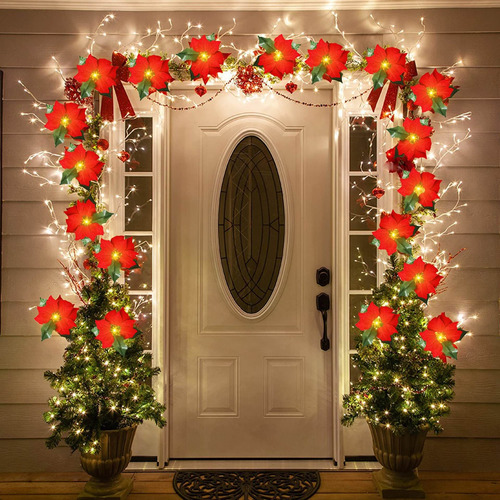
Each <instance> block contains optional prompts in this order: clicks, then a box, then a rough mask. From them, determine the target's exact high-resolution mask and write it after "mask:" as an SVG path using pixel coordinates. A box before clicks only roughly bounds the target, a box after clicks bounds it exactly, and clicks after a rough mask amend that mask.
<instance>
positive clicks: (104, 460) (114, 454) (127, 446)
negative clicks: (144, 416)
mask: <svg viewBox="0 0 500 500" xmlns="http://www.w3.org/2000/svg"><path fill="white" fill-rule="evenodd" d="M136 430H137V425H133V426H131V427H125V428H123V429H118V430H114V431H103V432H102V434H101V439H100V444H101V451H100V453H98V454H94V455H93V454H90V453H82V454H81V457H80V461H81V463H82V467H83V470H84V471H85V472H86V473H87V474H89V475H90V476H92V477H91V479H89V481H87V483H86V484H85V489H84V490H83V491H82V493H80V495H78V498H79V499H80V500H84V499H92V498H100V499H102V500H104V499H106V500H124V499H125V498H127V496H128V494H129V493H130V491H131V490H132V478H128V477H124V476H122V475H121V473H122V471H123V470H124V469H125V467H127V465H128V464H129V462H130V459H131V458H132V441H133V440H134V436H135V431H136Z"/></svg>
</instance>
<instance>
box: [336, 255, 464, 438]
mask: <svg viewBox="0 0 500 500" xmlns="http://www.w3.org/2000/svg"><path fill="white" fill-rule="evenodd" d="M389 262H390V265H389V266H388V268H387V270H386V272H385V276H384V282H383V283H382V284H381V285H380V286H379V287H378V288H377V289H375V290H374V292H373V296H372V302H374V303H375V305H377V306H389V307H392V308H393V310H394V312H395V313H397V314H400V316H399V322H398V328H397V330H398V331H397V333H396V334H394V335H393V336H392V341H391V342H382V341H380V339H378V338H376V339H375V340H374V342H373V343H372V344H371V345H367V346H363V343H362V338H361V334H360V335H358V336H357V338H356V349H357V353H356V354H355V355H354V356H353V362H354V365H355V366H356V367H357V368H358V369H359V371H360V376H359V380H358V381H357V382H355V383H354V384H353V385H352V387H351V391H350V393H349V394H346V395H344V398H343V406H344V410H345V413H344V416H343V417H342V424H343V425H347V426H348V425H352V424H353V422H354V420H355V419H356V418H357V417H366V419H367V420H368V421H369V422H370V423H373V424H382V425H386V426H387V427H389V428H391V429H392V430H393V431H394V432H395V433H396V434H403V433H417V432H419V431H420V430H421V429H422V428H423V427H424V426H428V427H429V428H430V429H432V430H434V431H435V432H436V433H438V432H440V431H442V430H443V429H442V426H441V423H440V418H441V417H442V416H444V415H446V414H448V413H449V411H450V410H449V406H448V404H447V403H448V402H449V401H451V400H452V399H453V396H454V392H453V387H454V384H455V381H454V372H455V366H454V365H452V364H449V363H443V362H442V361H441V359H439V358H434V357H433V356H432V354H431V353H430V352H428V351H424V345H422V338H421V337H420V335H419V333H420V332H422V331H423V330H425V328H426V326H427V322H428V320H427V318H426V317H425V315H424V309H425V307H426V304H425V303H424V302H422V301H421V300H420V299H419V298H418V296H417V295H416V294H415V292H411V293H410V294H409V296H408V297H400V296H399V288H400V285H401V280H400V278H399V277H398V275H397V273H398V271H401V269H402V268H403V262H404V257H402V256H398V255H397V254H393V255H392V256H391V257H390V259H389Z"/></svg>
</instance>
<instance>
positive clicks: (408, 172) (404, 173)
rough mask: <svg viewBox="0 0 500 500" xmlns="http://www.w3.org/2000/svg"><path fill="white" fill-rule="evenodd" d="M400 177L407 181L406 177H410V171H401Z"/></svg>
mask: <svg viewBox="0 0 500 500" xmlns="http://www.w3.org/2000/svg"><path fill="white" fill-rule="evenodd" d="M401 177H403V179H408V177H410V171H409V170H403V175H402V176H401Z"/></svg>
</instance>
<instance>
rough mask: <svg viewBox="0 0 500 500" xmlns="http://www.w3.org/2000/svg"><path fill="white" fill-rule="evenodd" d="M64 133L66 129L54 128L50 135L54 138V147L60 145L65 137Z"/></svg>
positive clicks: (61, 127)
mask: <svg viewBox="0 0 500 500" xmlns="http://www.w3.org/2000/svg"><path fill="white" fill-rule="evenodd" d="M66 132H67V129H66V127H63V126H62V125H61V126H60V127H59V128H56V129H55V130H54V132H52V135H53V136H54V144H55V145H56V146H59V144H62V143H63V142H64V136H65V135H66Z"/></svg>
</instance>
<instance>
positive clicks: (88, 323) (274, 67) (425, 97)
mask: <svg viewBox="0 0 500 500" xmlns="http://www.w3.org/2000/svg"><path fill="white" fill-rule="evenodd" d="M220 45H221V41H220V40H219V39H218V37H217V36H216V35H211V36H205V35H204V36H201V37H193V38H192V39H191V40H190V41H189V47H187V48H185V49H183V50H182V51H181V52H179V53H177V54H176V56H175V58H176V60H173V58H172V57H171V58H170V59H167V58H166V57H162V56H160V55H156V54H150V53H140V52H131V53H126V54H121V53H119V52H117V51H115V52H113V55H112V58H111V60H108V59H105V58H96V57H95V56H94V55H92V54H89V55H88V56H87V57H83V58H80V61H79V64H78V65H77V71H76V74H75V76H74V78H68V79H66V86H65V95H66V97H67V98H68V99H69V101H68V102H65V103H60V102H55V104H54V105H53V106H47V113H46V115H45V116H46V121H45V122H44V126H45V127H46V128H47V129H48V130H50V131H52V135H53V137H54V143H55V145H56V146H59V145H62V144H63V143H64V142H65V141H66V140H69V141H70V142H69V144H68V145H67V146H65V150H64V154H63V155H62V157H61V159H60V161H59V164H60V166H61V167H62V176H61V181H60V182H61V184H67V185H68V186H69V189H70V192H71V193H76V194H77V195H78V196H79V199H78V201H76V202H74V203H72V204H71V206H70V207H69V208H68V209H67V210H66V212H65V214H66V216H67V219H66V232H67V233H68V234H69V235H72V245H73V247H74V246H75V245H79V244H81V245H83V251H84V253H85V254H86V257H87V258H86V260H85V262H84V263H83V268H84V269H81V267H80V265H79V263H78V262H77V259H74V262H73V267H72V271H71V272H70V271H69V270H68V268H65V270H66V271H67V274H68V279H69V281H70V284H71V285H72V289H73V291H74V292H75V293H76V294H77V295H78V297H79V298H80V299H81V301H82V302H83V306H81V307H79V308H78V307H76V306H75V305H74V304H72V303H71V302H69V301H67V300H63V299H62V298H61V297H58V298H57V299H56V298H54V297H52V296H50V297H49V298H48V299H47V300H41V302H40V304H39V306H38V315H37V317H36V318H35V319H36V321H37V322H38V323H40V324H41V325H42V326H41V331H42V340H44V339H47V338H49V337H50V336H51V335H52V333H53V332H54V331H55V332H57V333H58V334H59V335H61V336H63V337H65V338H66V339H67V340H68V341H71V344H72V347H70V348H68V349H67V353H66V355H65V359H66V365H65V367H63V368H61V370H59V371H58V372H56V373H52V372H47V373H46V376H47V378H48V379H49V380H50V382H51V384H52V386H53V387H54V388H55V389H56V390H58V391H59V392H60V393H61V394H62V395H64V396H65V397H66V399H65V400H64V403H63V401H62V398H61V397H56V398H53V399H51V401H49V403H50V405H51V411H50V412H48V413H47V414H46V415H45V417H46V420H47V421H48V422H49V423H51V425H52V429H53V433H54V434H53V436H52V438H51V439H50V440H49V444H50V445H51V446H55V445H56V444H57V443H58V442H59V440H60V439H61V436H62V433H63V432H65V431H67V432H69V440H68V442H69V444H70V445H71V446H72V447H73V448H80V449H83V450H86V451H95V450H96V449H97V445H96V437H98V435H99V429H101V428H103V427H102V424H103V423H105V425H107V426H108V427H109V426H111V427H113V426H117V425H118V426H123V425H125V424H129V423H130V422H134V421H142V419H143V418H153V419H154V420H155V421H156V422H157V423H158V424H159V425H163V424H164V420H163V418H162V417H161V412H162V411H163V410H164V408H163V407H162V406H161V405H159V404H158V403H157V402H156V401H155V399H154V393H153V392H152V391H151V390H150V389H149V392H148V389H146V388H145V386H144V381H145V380H146V379H148V378H149V377H150V376H152V375H156V374H157V373H158V371H159V370H158V369H154V368H147V363H148V361H149V360H150V357H149V358H148V356H147V355H146V354H144V353H143V352H142V347H141V344H140V333H141V332H140V331H139V330H138V329H137V328H136V326H135V318H134V316H133V314H131V306H130V299H129V297H128V291H127V287H126V286H125V285H121V284H120V283H119V278H120V277H121V276H122V275H123V273H128V272H129V271H130V270H132V269H134V268H136V267H138V263H137V255H138V252H137V249H136V247H135V243H134V241H133V239H132V238H126V237H124V236H115V237H113V238H111V239H110V240H108V239H105V238H103V235H104V229H103V227H104V225H105V224H106V223H107V221H108V220H109V219H110V217H111V216H112V215H113V214H111V213H110V212H108V211H107V210H106V207H105V206H104V205H103V203H102V202H101V200H100V179H101V176H102V173H103V171H104V169H105V164H106V162H107V160H108V159H107V150H108V147H109V144H108V142H107V141H106V140H105V139H103V138H100V131H101V127H102V125H103V122H105V121H113V120H114V117H113V96H114V95H116V97H117V101H118V104H119V108H120V111H121V114H122V119H125V118H130V117H133V116H135V112H134V110H133V107H132V105H131V103H130V100H129V98H128V96H127V90H126V88H125V85H124V84H129V86H132V87H133V88H134V89H135V91H137V92H138V95H139V98H140V99H144V98H147V99H151V100H153V101H156V102H159V103H160V104H162V103H161V102H160V101H159V100H158V99H157V98H156V96H157V95H158V94H164V95H166V96H169V95H170V93H171V86H172V84H173V83H174V82H175V81H186V80H190V81H193V82H202V83H200V84H199V85H198V86H197V87H196V88H195V89H194V90H195V92H196V93H197V94H198V95H199V96H200V97H203V96H204V95H205V94H206V92H207V89H206V87H205V85H206V84H207V83H208V81H209V80H213V81H220V82H221V83H223V88H222V89H221V90H219V91H217V92H216V93H215V95H214V96H212V97H210V98H209V99H208V100H207V101H205V102H204V103H207V102H210V101H212V100H213V99H214V98H215V97H216V96H217V95H219V93H220V92H221V91H222V90H223V89H225V88H227V87H228V86H230V85H234V86H236V87H237V89H239V91H240V92H241V93H242V94H243V95H244V96H250V95H252V94H256V93H260V92H263V91H265V90H267V91H272V92H276V93H277V94H278V95H280V96H281V97H284V98H285V99H288V100H291V101H294V102H297V103H299V104H304V105H309V106H318V107H331V106H334V105H337V104H339V103H333V104H311V103H305V102H302V101H300V100H296V99H294V98H291V97H290V96H287V95H286V94H284V93H282V92H281V91H279V90H277V89H276V88H275V87H274V85H275V84H276V83H277V82H279V81H281V80H283V79H284V78H288V77H289V78H290V81H289V82H288V83H286V86H285V90H286V91H287V92H288V93H289V94H293V93H294V92H295V91H296V90H297V88H298V86H297V84H296V83H294V82H293V78H294V75H297V74H298V73H300V74H301V75H302V77H303V75H307V76H308V78H310V82H311V84H317V83H318V82H321V81H326V82H328V83H330V82H333V81H336V82H340V83H341V82H342V76H343V74H344V73H345V72H346V71H358V72H361V73H360V74H361V75H362V73H363V72H364V73H367V74H369V75H371V79H372V82H373V85H372V88H371V89H369V90H368V91H369V92H370V95H369V96H368V102H369V103H370V105H371V106H372V109H374V110H375V107H376V106H377V103H378V102H379V99H380V98H381V95H382V93H381V91H382V88H383V87H384V86H386V87H387V92H386V94H385V97H384V101H383V102H382V105H381V109H382V111H381V117H383V118H387V119H388V120H390V121H392V122H395V121H396V118H395V115H394V111H395V109H396V103H397V97H398V96H399V98H400V99H401V100H402V101H403V106H404V113H405V114H406V118H405V119H404V121H403V122H402V123H401V124H399V125H396V124H394V125H395V126H393V127H389V128H388V129H387V130H388V132H389V133H390V135H391V137H392V138H393V139H394V140H395V141H396V144H395V145H394V147H392V148H391V149H389V150H388V151H387V152H386V157H387V162H388V164H389V165H390V168H391V171H392V172H395V173H397V175H398V176H399V180H400V184H401V185H400V188H399V189H398V192H399V193H400V194H401V196H402V203H401V207H400V211H399V212H396V211H392V212H391V213H390V214H388V213H383V214H382V215H381V217H380V221H379V227H378V229H377V230H376V231H374V232H373V237H374V240H373V242H374V244H376V245H377V247H378V248H379V250H381V251H385V252H386V253H387V255H388V256H389V263H388V270H387V272H386V279H385V281H384V283H383V284H382V285H381V286H380V287H379V288H378V289H377V290H375V292H374V295H373V300H372V301H371V302H370V303H369V304H367V305H365V306H363V308H362V310H361V312H360V313H359V321H358V323H357V325H356V326H357V328H358V329H359V330H360V332H361V333H360V335H359V338H358V354H357V357H356V358H355V360H356V361H357V363H358V364H359V366H360V368H361V369H362V372H363V375H362V377H361V378H360V380H359V381H358V383H357V384H355V385H354V387H353V389H352V391H351V394H350V395H347V396H345V400H344V405H345V407H346V415H345V416H344V419H343V422H344V423H346V424H349V423H352V421H353V420H354V418H355V417H356V416H359V415H366V416H368V417H369V418H370V419H371V420H372V421H374V422H380V423H384V424H385V425H387V426H388V427H393V428H394V429H395V430H396V431H397V430H401V429H403V428H410V429H418V428H420V427H421V426H422V425H424V424H425V425H430V426H431V427H433V428H434V429H435V430H440V425H439V416H440V415H442V414H444V413H446V411H447V407H446V405H445V403H446V401H449V400H450V399H451V397H452V395H453V392H452V390H451V387H452V385H453V380H452V369H453V367H452V366H450V365H446V361H447V358H450V357H451V358H455V359H456V357H457V343H458V342H459V341H460V340H461V339H462V338H463V336H464V335H465V333H466V332H465V331H464V330H462V329H461V328H460V327H459V326H458V322H454V321H452V320H451V319H450V318H448V317H447V316H446V315H445V314H444V313H442V314H440V315H439V316H437V317H435V318H432V319H430V320H428V319H426V318H425V316H424V314H423V307H424V306H425V304H426V303H427V300H428V299H429V298H430V297H432V296H433V295H434V294H436V291H437V288H438V287H439V286H440V284H441V283H442V280H443V275H442V273H441V271H442V270H443V269H444V268H443V269H441V270H440V269H438V268H437V267H436V265H435V263H433V262H426V261H425V260H424V259H423V258H422V256H419V255H418V245H417V244H416V240H415V238H416V236H417V235H418V234H419V233H420V231H421V227H422V225H423V224H424V223H425V222H426V220H427V219H428V218H432V217H433V216H434V214H435V203H436V201H437V200H439V197H440V194H439V189H440V183H441V181H440V180H439V179H436V177H435V176H434V174H432V173H429V172H426V171H425V170H424V168H423V167H422V168H417V162H418V160H419V159H425V158H426V157H427V153H428V152H429V151H430V149H431V145H432V140H431V137H432V134H433V132H434V129H433V127H432V124H431V117H432V115H433V114H434V113H437V114H440V115H443V116H446V112H447V107H448V104H449V100H450V98H452V97H453V95H454V94H455V93H456V91H457V90H458V87H456V86H454V85H453V78H452V77H450V76H447V75H446V74H441V73H439V72H438V71H437V70H434V71H433V72H432V73H426V74H424V75H422V76H421V77H420V78H418V77H417V71H416V65H415V63H414V61H411V60H408V57H407V54H406V53H405V52H403V51H401V50H400V49H398V48H396V47H382V46H380V45H377V46H376V47H375V48H374V49H368V50H367V51H366V52H365V55H364V57H363V58H361V59H360V58H359V57H356V55H355V54H354V53H351V52H349V51H348V50H345V49H344V48H343V47H342V46H341V45H339V44H337V43H330V42H327V41H325V40H323V39H321V40H319V41H318V42H314V41H312V40H311V41H310V43H309V46H308V47H307V55H302V54H300V53H299V48H300V45H299V44H298V43H296V42H294V41H293V40H292V39H287V38H285V37H284V36H283V35H279V36H277V37H275V38H274V39H272V38H267V37H261V36H259V37H258V47H259V48H258V50H256V51H254V53H253V55H252V60H251V61H247V62H242V60H241V59H237V58H235V57H232V56H231V54H230V53H226V52H222V51H221V50H220V49H221V47H220ZM224 74H227V75H229V77H227V76H224ZM220 75H222V76H220ZM219 78H220V79H219ZM368 91H367V92H368ZM96 95H100V96H101V110H100V114H98V113H97V112H96V111H95V110H94V108H93V102H94V98H95V97H96ZM356 97H359V96H355V97H354V98H356ZM202 104H203V103H202ZM162 105H163V104H162ZM200 105H201V104H196V105H195V106H187V107H186V106H185V107H181V108H178V107H175V106H171V105H169V106H170V107H172V109H182V110H187V109H192V108H196V107H198V106H200ZM71 141H76V142H71ZM119 158H120V160H122V161H123V162H125V161H127V160H128V159H129V158H130V156H129V154H128V153H127V152H125V151H122V152H121V153H120V154H119ZM383 194H384V190H383V189H382V188H380V187H377V188H375V189H374V190H373V192H372V195H373V196H375V197H376V198H380V197H381V196H383ZM75 270H76V271H75ZM82 360H85V361H86V362H85V363H83V364H82ZM127 360H128V361H127ZM127 362H129V364H128V367H127V369H126V370H123V366H124V364H126V363H127ZM388 363H389V364H388ZM420 363H424V365H423V367H422V365H420ZM137 364H139V365H140V366H141V370H139V371H138V373H139V375H138V374H137V373H136V374H135V375H133V374H132V371H134V370H135V369H136V368H134V367H135V366H136V365H137ZM383 366H385V367H386V372H385V373H384V371H383V370H382V367H383ZM68 367H69V368H71V369H69V368H68ZM396 367H398V368H396ZM416 368H417V369H418V370H420V371H422V370H423V372H422V373H421V376H422V377H424V378H423V379H421V377H420V376H419V374H418V373H417V372H416V371H415V369H416ZM395 369H397V370H400V375H399V376H397V377H394V376H393V374H394V370H395ZM89 373H90V376H92V377H94V379H91V380H90V381H89V379H88V376H89ZM82 374H83V375H82ZM71 377H72V378H71ZM79 377H83V379H85V380H86V381H87V385H86V386H85V385H82V384H81V383H80V381H79ZM85 377H87V378H85ZM109 377H111V380H109ZM117 377H118V378H117ZM96 379H97V380H98V381H99V382H100V383H104V382H107V383H112V382H114V381H115V380H114V379H117V380H118V381H119V384H118V385H116V384H115V385H114V386H113V388H112V390H111V389H109V387H108V389H109V390H110V391H111V392H112V394H113V396H110V395H109V394H107V393H106V394H103V393H99V392H98V391H97V392H95V393H94V398H95V399H97V400H98V401H99V405H98V408H95V405H94V406H93V404H92V401H90V400H89V397H90V396H89V395H88V394H86V393H85V391H90V393H92V391H93V390H94V385H93V382H92V381H95V380H96ZM103 381H104V382H103ZM134 383H135V384H136V387H137V390H136V391H130V389H129V388H130V387H131V386H133V384H134ZM120 384H121V385H120ZM120 390H122V391H123V392H124V393H126V394H127V397H126V398H125V399H126V401H124V402H122V403H117V401H118V400H123V398H122V396H121V395H120ZM436 391H437V392H436ZM69 394H73V396H71V397H70V396H69ZM140 395H142V399H141V397H139V396H140ZM137 401H139V402H140V403H141V404H142V406H141V405H139V403H137V404H135V402H137ZM436 401H439V403H438V405H437V406H436ZM401 405H402V406H401ZM77 407H79V408H80V410H81V408H84V409H83V410H81V411H80V412H79V411H77V410H75V408H77ZM90 407H91V408H93V410H92V411H93V413H92V417H91V418H90V417H89V418H87V419H85V415H88V414H89V412H88V410H87V409H85V408H90ZM117 408H120V410H119V411H120V417H119V418H118V417H117V416H116V412H117V411H118V410H117ZM82 412H83V413H82ZM112 417H113V418H114V419H113V418H112ZM54 421H58V423H57V424H53V423H52V422H54ZM96 422H98V423H99V425H97V424H96Z"/></svg>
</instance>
